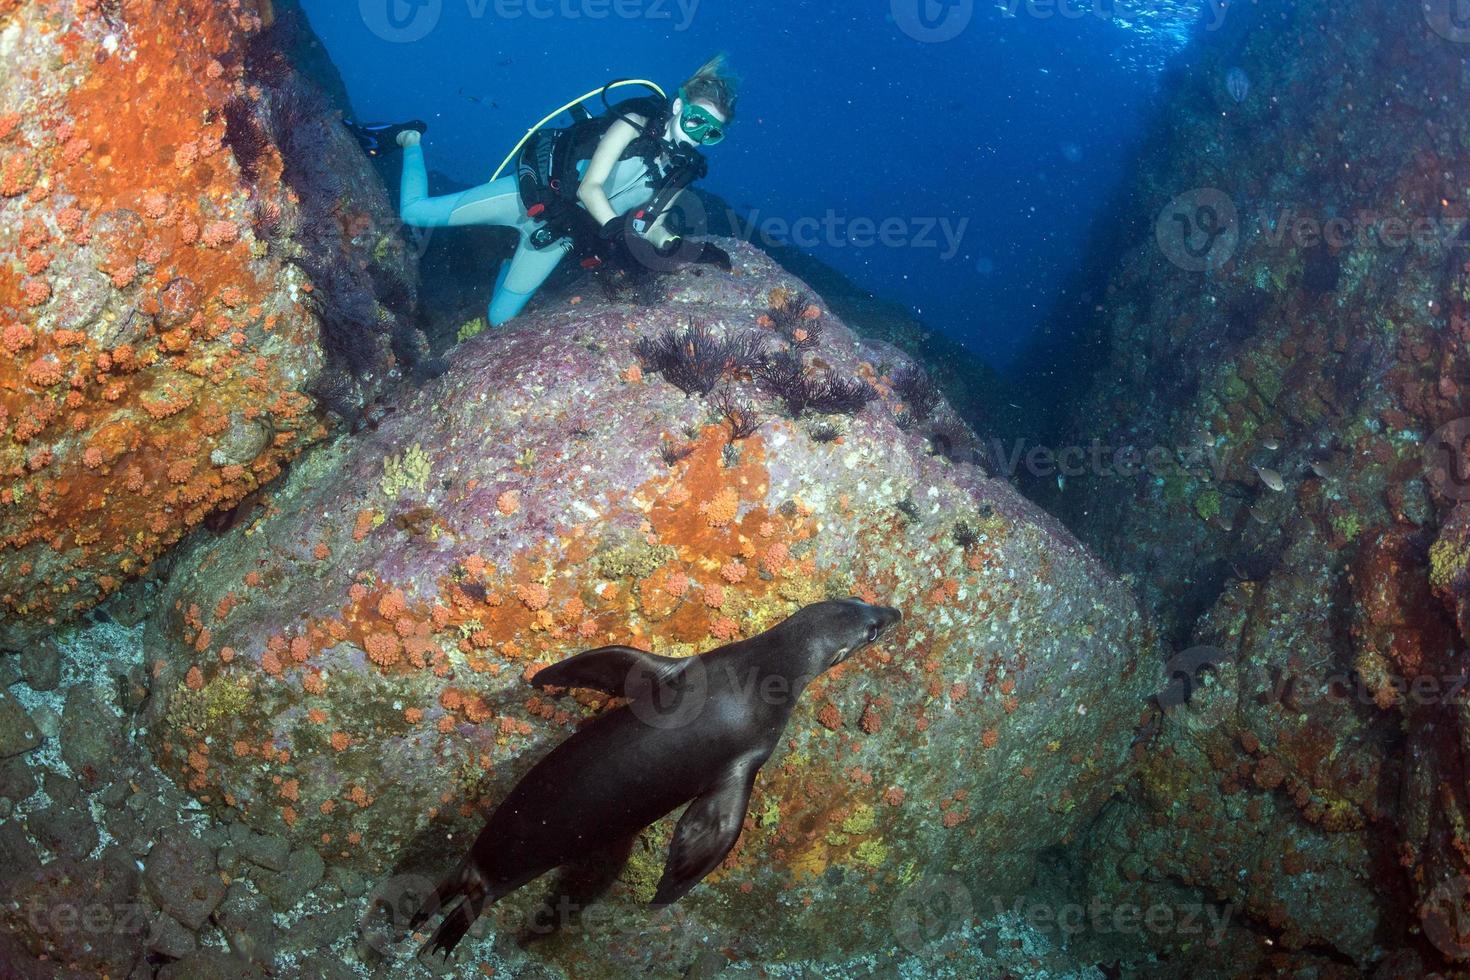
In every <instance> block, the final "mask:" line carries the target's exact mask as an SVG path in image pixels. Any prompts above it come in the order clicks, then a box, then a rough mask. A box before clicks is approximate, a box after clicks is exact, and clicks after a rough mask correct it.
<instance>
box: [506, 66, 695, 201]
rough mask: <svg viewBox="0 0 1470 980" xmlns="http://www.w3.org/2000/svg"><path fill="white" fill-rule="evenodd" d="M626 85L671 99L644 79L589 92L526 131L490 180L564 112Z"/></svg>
mask: <svg viewBox="0 0 1470 980" xmlns="http://www.w3.org/2000/svg"><path fill="white" fill-rule="evenodd" d="M624 85H646V86H648V87H649V88H651V89H653V90H654V91H655V92H657V93H658V94H659V96H660V97H662V98H665V99H667V98H668V97H669V96H668V94H667V93H666V92H664V90H663V89H661V88H659V87H658V86H657V85H656V84H654V83H653V82H650V81H648V80H647V79H643V78H626V79H623V80H622V81H617V82H612V83H610V84H607V85H604V86H602V87H601V88H595V89H593V90H592V91H590V92H588V93H587V94H586V95H584V96H582V97H581V98H580V99H573V100H572V101H570V102H568V103H567V104H566V105H564V106H562V107H561V108H560V109H558V110H556V111H555V112H553V113H551V114H549V115H548V116H547V117H546V118H545V119H543V120H541V121H540V122H538V123H537V124H536V125H534V126H532V127H531V128H530V129H528V130H526V135H525V136H522V137H521V141H520V142H519V143H517V144H516V146H515V149H513V150H511V151H510V154H509V155H508V156H507V157H506V158H505V159H504V160H503V161H501V163H500V166H499V167H497V168H495V173H494V175H493V176H491V178H490V179H491V180H498V179H499V178H500V175H501V173H503V172H504V171H505V168H506V167H508V166H510V162H511V161H512V160H514V159H515V158H516V156H517V155H518V154H519V153H520V152H521V148H522V147H524V146H525V145H526V140H528V139H530V138H531V137H532V136H535V135H536V134H537V133H538V132H540V131H541V127H542V126H545V125H546V124H547V123H549V122H551V120H553V119H555V118H556V117H557V116H559V115H561V114H562V113H563V112H566V111H567V110H568V109H570V108H571V107H572V106H574V105H578V104H580V103H583V102H586V101H587V100H588V99H590V98H592V97H593V96H594V95H597V94H599V93H602V92H606V91H608V90H609V89H615V88H622V87H623V86H624Z"/></svg>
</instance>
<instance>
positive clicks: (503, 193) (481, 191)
mask: <svg viewBox="0 0 1470 980" xmlns="http://www.w3.org/2000/svg"><path fill="white" fill-rule="evenodd" d="M398 213H399V215H400V216H401V217H402V218H403V221H404V223H405V224H409V225H413V226H415V227H417V228H450V227H462V226H464V225H515V224H518V223H519V222H520V221H521V220H522V218H523V217H524V214H523V212H522V211H521V198H520V192H519V191H518V190H517V188H516V181H515V178H514V177H502V178H500V179H499V180H497V181H492V182H491V183H488V184H481V185H480V186H479V187H471V188H470V189H469V190H465V191H460V192H459V193H457V194H443V195H440V196H439V197H430V196H429V171H428V168H427V167H426V166H425V164H424V148H423V147H422V146H420V145H418V144H414V145H412V146H406V147H404V148H403V179H402V182H401V183H400V185H399V197H398Z"/></svg>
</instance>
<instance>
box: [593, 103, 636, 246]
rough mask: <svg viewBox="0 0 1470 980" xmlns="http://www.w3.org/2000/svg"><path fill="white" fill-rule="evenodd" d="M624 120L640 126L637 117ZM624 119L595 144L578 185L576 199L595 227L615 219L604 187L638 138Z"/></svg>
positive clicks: (632, 127) (633, 129) (614, 213)
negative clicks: (596, 224) (585, 170)
mask: <svg viewBox="0 0 1470 980" xmlns="http://www.w3.org/2000/svg"><path fill="white" fill-rule="evenodd" d="M627 120H632V121H633V122H636V123H638V125H639V126H641V125H643V124H644V120H642V117H640V116H634V115H630V116H628V117H627ZM627 120H624V119H619V120H618V121H617V122H615V123H613V124H612V125H611V126H610V127H608V130H607V133H606V135H604V136H603V137H602V142H600V143H598V144H597V151H596V152H595V153H593V154H592V159H591V160H590V161H589V162H588V164H587V172H586V173H585V174H583V175H582V183H581V184H579V185H578V187H577V200H578V201H580V202H582V206H583V207H584V208H586V209H587V213H588V214H590V215H591V216H592V220H593V221H596V222H597V223H598V225H605V224H607V223H608V222H609V221H611V220H613V219H614V218H616V217H617V216H618V214H617V212H616V211H614V210H613V206H612V202H611V201H609V200H608V199H607V191H606V189H605V185H606V184H607V179H608V178H609V177H611V176H612V171H613V167H614V166H616V165H617V162H618V161H619V160H621V159H622V158H623V152H624V151H625V150H627V149H628V147H629V146H630V145H632V143H633V141H634V140H635V139H637V138H638V132H639V131H638V129H637V128H635V127H634V126H633V125H632V124H630V123H629V122H628V121H627Z"/></svg>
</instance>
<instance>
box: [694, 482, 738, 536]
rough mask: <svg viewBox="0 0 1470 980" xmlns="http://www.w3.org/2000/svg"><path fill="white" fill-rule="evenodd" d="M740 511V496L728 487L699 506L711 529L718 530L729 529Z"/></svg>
mask: <svg viewBox="0 0 1470 980" xmlns="http://www.w3.org/2000/svg"><path fill="white" fill-rule="evenodd" d="M739 510H740V495H739V494H737V493H736V492H735V491H734V490H733V489H731V488H730V487H726V488H725V489H723V490H721V491H720V492H719V493H717V494H715V496H714V497H712V498H710V499H709V500H706V501H703V502H702V503H701V504H700V505H699V512H700V514H702V515H704V519H705V520H706V521H708V522H709V526H710V527H716V528H719V527H729V526H730V523H731V522H732V521H734V520H735V515H736V514H737V513H738V512H739Z"/></svg>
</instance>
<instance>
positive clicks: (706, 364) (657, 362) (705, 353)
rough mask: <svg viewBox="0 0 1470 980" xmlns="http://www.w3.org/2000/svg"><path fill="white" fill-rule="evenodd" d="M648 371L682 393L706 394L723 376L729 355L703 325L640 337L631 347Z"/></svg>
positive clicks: (721, 343) (723, 344)
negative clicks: (661, 377)
mask: <svg viewBox="0 0 1470 980" xmlns="http://www.w3.org/2000/svg"><path fill="white" fill-rule="evenodd" d="M633 350H634V352H635V353H636V354H637V355H638V359H639V360H640V361H642V362H643V364H644V366H645V367H647V368H648V370H650V371H653V372H655V373H657V374H661V375H663V376H664V380H665V381H667V382H668V383H669V384H671V385H673V386H674V387H675V388H678V389H679V390H680V391H682V392H684V393H685V394H686V395H693V394H700V395H707V394H709V392H710V391H711V389H713V388H714V386H715V385H717V384H718V383H719V381H720V379H721V378H722V377H723V376H724V374H725V370H726V365H727V363H728V360H729V354H728V350H727V347H726V344H725V342H724V341H722V340H720V339H719V338H717V337H716V336H715V335H714V334H713V333H711V332H710V330H709V328H708V327H706V326H703V325H695V324H693V323H691V324H690V325H689V328H688V329H687V330H684V331H674V330H665V331H664V332H663V333H661V334H659V335H658V336H656V337H640V338H638V343H637V344H636V345H635V346H634V348H633Z"/></svg>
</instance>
